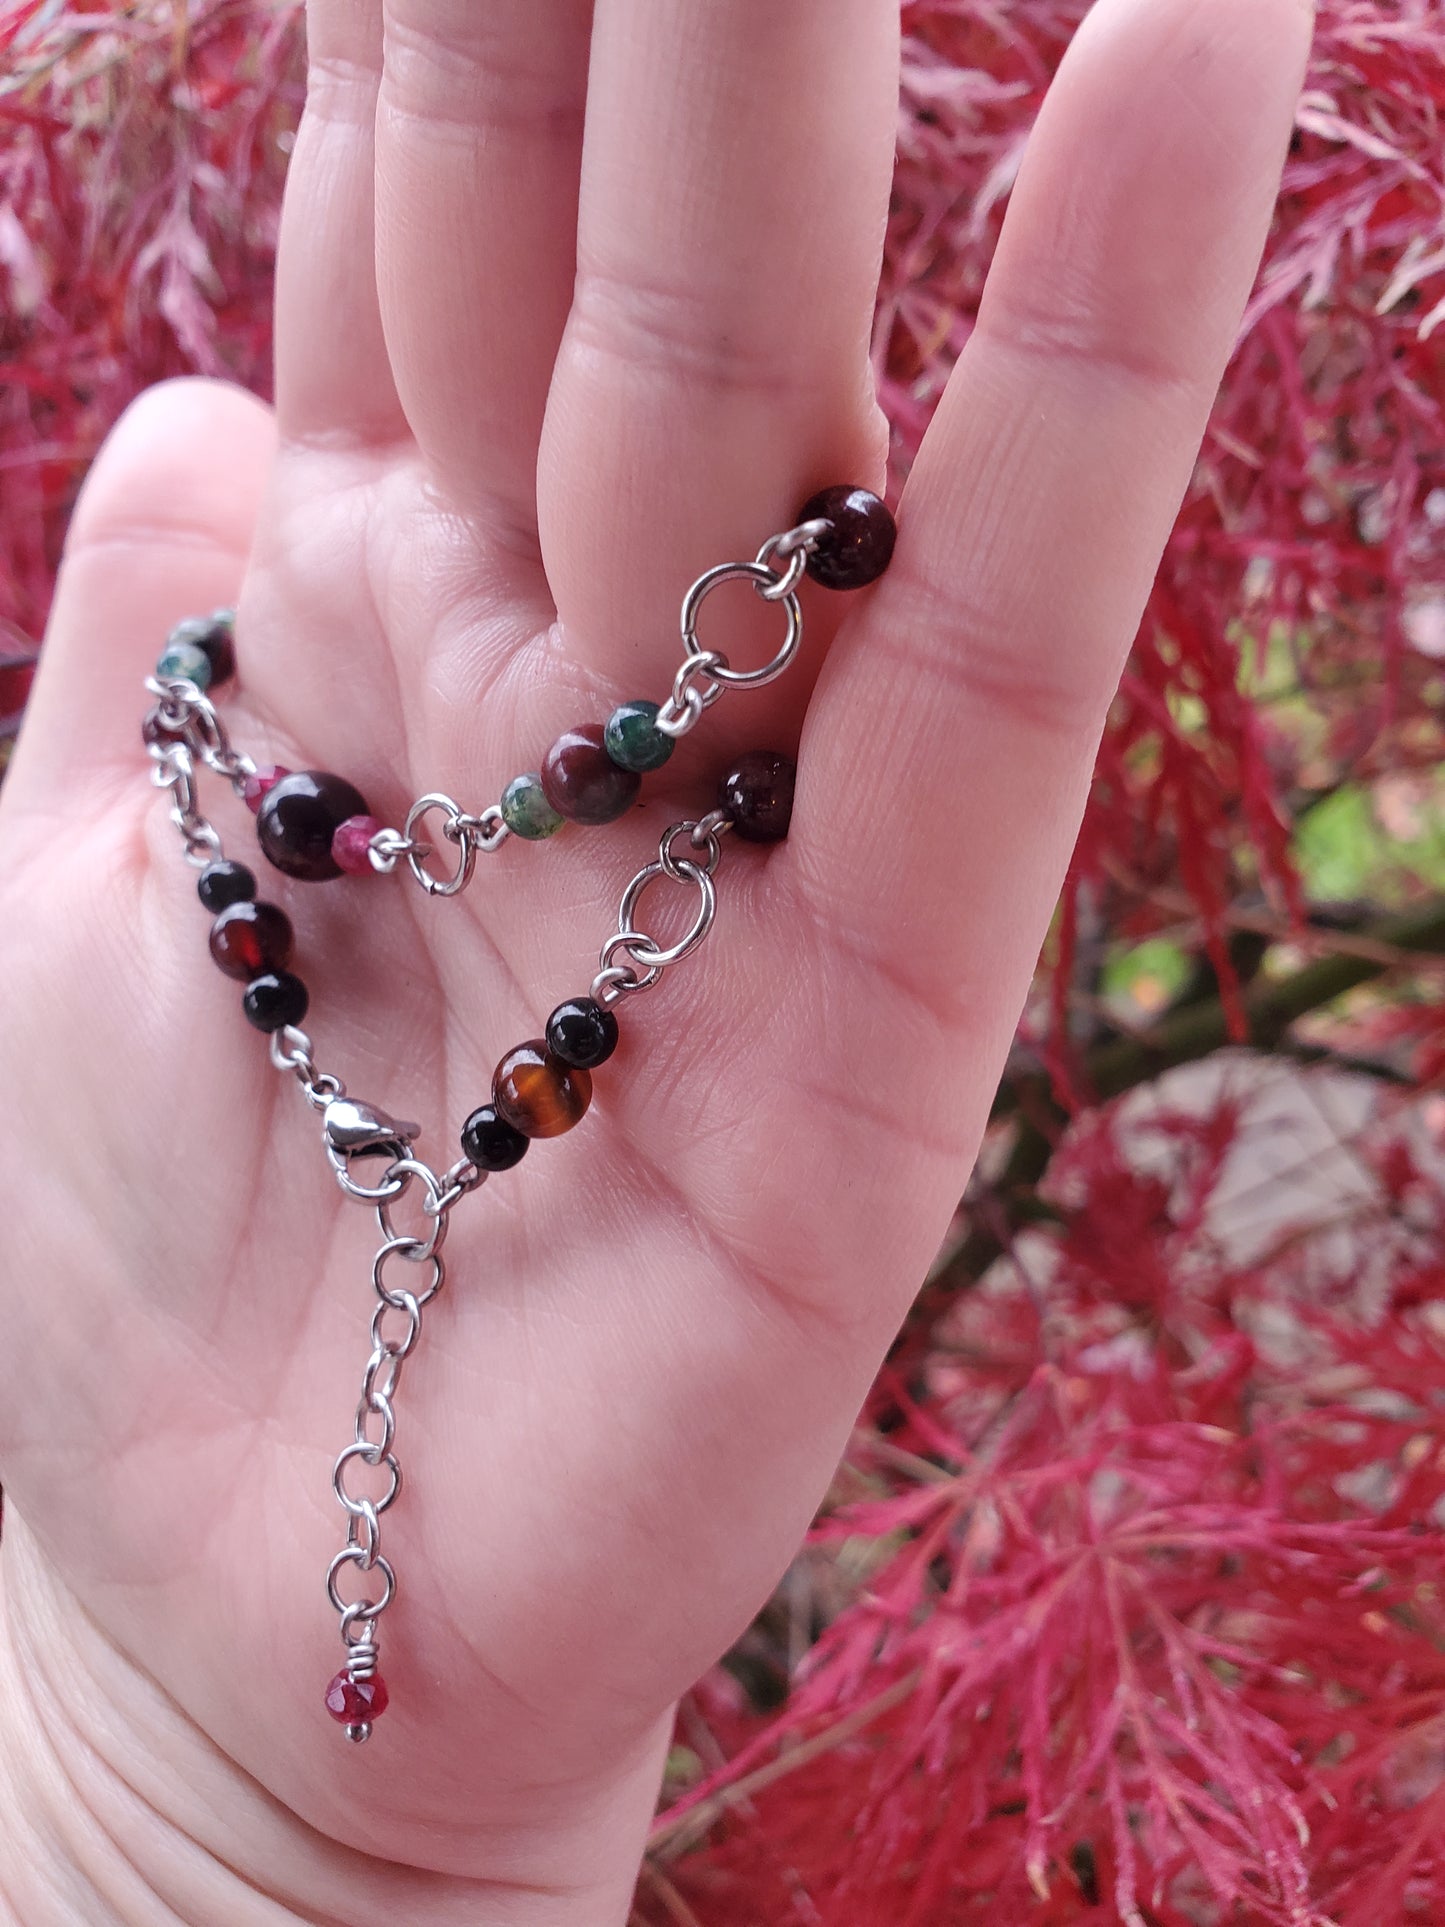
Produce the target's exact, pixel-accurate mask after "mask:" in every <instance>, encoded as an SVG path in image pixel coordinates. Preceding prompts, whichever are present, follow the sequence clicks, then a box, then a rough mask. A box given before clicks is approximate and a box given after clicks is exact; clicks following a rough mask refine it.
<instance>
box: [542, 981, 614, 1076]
mask: <svg viewBox="0 0 1445 1927" xmlns="http://www.w3.org/2000/svg"><path fill="white" fill-rule="evenodd" d="M616 1048H617V1019H616V1018H615V1017H614V1016H613V1014H612V1012H611V1011H610V1010H607V1009H605V1008H604V1007H603V1005H601V1004H599V1003H598V1002H597V1001H596V999H595V998H592V997H573V998H571V999H570V1000H569V1001H568V1002H567V1003H565V1004H558V1006H557V1008H556V1009H555V1010H554V1011H553V1012H552V1015H551V1016H550V1017H549V1018H548V1019H547V1049H548V1050H549V1051H550V1052H551V1054H552V1055H553V1057H555V1058H556V1059H557V1061H558V1063H559V1064H570V1065H571V1066H572V1068H573V1069H574V1070H579V1071H595V1070H596V1068H597V1066H598V1065H599V1064H605V1063H606V1062H607V1060H608V1058H609V1057H610V1056H611V1055H612V1053H613V1051H615V1050H616Z"/></svg>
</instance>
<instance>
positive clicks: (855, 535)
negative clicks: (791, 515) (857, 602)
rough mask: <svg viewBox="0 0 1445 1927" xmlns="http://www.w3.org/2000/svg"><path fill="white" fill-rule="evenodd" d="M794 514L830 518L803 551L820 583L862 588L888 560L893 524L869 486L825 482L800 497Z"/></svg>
mask: <svg viewBox="0 0 1445 1927" xmlns="http://www.w3.org/2000/svg"><path fill="white" fill-rule="evenodd" d="M798 520H799V521H800V522H813V521H823V522H827V523H828V524H829V529H828V533H827V534H826V535H824V536H822V537H821V538H820V540H819V542H818V546H817V548H816V549H814V550H813V553H812V554H811V555H810V556H809V557H808V574H809V575H810V576H812V578H813V580H814V581H815V582H821V583H822V585H823V587H824V588H825V589H864V588H866V587H867V586H868V584H869V583H870V582H876V581H877V580H878V578H879V576H880V575H882V573H883V571H884V570H885V569H886V568H887V567H888V564H889V563H890V562H891V561H892V560H893V544H894V542H895V540H896V539H897V536H898V528H897V525H896V524H895V522H894V520H893V517H892V516H891V515H890V514H889V512H888V504H887V503H886V502H884V501H883V500H882V499H881V498H880V497H879V496H877V495H874V494H873V492H872V491H871V490H870V489H866V488H825V489H823V490H821V491H820V492H819V493H818V494H817V495H815V496H814V497H813V498H812V500H811V501H810V502H805V503H804V505H803V507H802V509H801V510H800V512H799V515H798Z"/></svg>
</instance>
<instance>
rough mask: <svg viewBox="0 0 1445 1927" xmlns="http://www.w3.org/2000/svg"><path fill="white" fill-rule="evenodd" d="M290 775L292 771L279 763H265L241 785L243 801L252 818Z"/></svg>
mask: <svg viewBox="0 0 1445 1927" xmlns="http://www.w3.org/2000/svg"><path fill="white" fill-rule="evenodd" d="M290 774H291V772H290V770H289V769H282V767H281V765H280V764H279V763H263V764H262V765H261V767H260V768H259V769H253V770H252V771H251V774H250V775H249V776H248V777H246V778H245V780H244V781H243V782H242V784H241V801H242V802H243V803H244V804H245V805H246V808H247V809H248V810H249V811H250V812H251V814H252V816H255V815H256V814H257V812H258V811H259V810H260V808H261V805H262V804H263V803H264V802H265V800H266V798H267V797H268V796H269V795H270V794H271V792H272V790H273V789H275V787H276V785H277V784H278V783H279V782H280V781H281V779H282V777H283V776H289V775H290Z"/></svg>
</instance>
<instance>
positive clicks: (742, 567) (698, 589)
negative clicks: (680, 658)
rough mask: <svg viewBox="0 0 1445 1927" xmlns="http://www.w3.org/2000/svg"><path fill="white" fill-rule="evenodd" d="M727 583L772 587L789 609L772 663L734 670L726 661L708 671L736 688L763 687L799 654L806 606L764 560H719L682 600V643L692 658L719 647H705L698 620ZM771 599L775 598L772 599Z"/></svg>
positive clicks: (764, 589) (760, 588) (760, 591)
mask: <svg viewBox="0 0 1445 1927" xmlns="http://www.w3.org/2000/svg"><path fill="white" fill-rule="evenodd" d="M724 582H751V583H752V585H753V587H754V589H755V590H756V591H757V592H758V594H760V595H763V594H765V593H766V592H767V591H769V590H772V591H774V592H775V594H776V600H777V601H778V602H779V603H780V604H781V606H782V607H783V609H784V610H786V612H787V617H788V628H787V634H786V635H785V636H784V638H783V643H782V647H781V648H780V649H779V650H778V652H777V654H776V655H775V656H774V657H773V658H772V660H771V661H770V662H765V663H764V664H763V666H762V668H761V669H734V668H733V667H732V665H731V663H728V662H726V661H724V662H721V663H715V664H714V665H712V666H711V667H710V668H709V670H708V674H709V675H710V676H712V677H714V678H715V679H716V681H718V682H720V683H724V684H726V685H727V686H728V687H729V688H733V689H761V688H762V686H763V685H764V683H770V682H772V681H773V680H774V679H775V678H776V677H778V676H781V675H782V673H783V671H784V670H785V669H786V668H787V667H788V665H789V663H791V662H792V660H793V658H794V657H795V656H796V655H797V653H798V647H799V645H800V643H801V642H802V640H803V606H802V604H801V603H800V602H799V601H798V598H797V595H796V593H795V592H794V591H793V590H792V589H788V590H786V591H779V590H778V583H779V577H778V576H777V575H776V574H775V573H774V572H773V570H772V569H770V568H768V567H766V566H765V565H764V564H763V563H761V562H720V563H719V564H718V566H717V567H716V568H715V569H709V570H708V571H707V573H706V575H700V576H699V577H698V579H697V581H696V582H694V583H693V585H692V587H691V588H690V589H689V590H688V592H687V594H686V595H685V596H684V597H683V601H682V646H683V648H684V649H685V650H686V651H687V654H688V655H689V657H693V658H696V657H698V656H704V655H714V656H715V655H716V654H717V651H716V650H709V649H705V648H704V646H703V644H702V643H701V642H700V641H699V639H698V633H697V620H698V615H699V613H700V612H701V609H702V605H703V603H704V602H705V601H706V599H707V598H708V596H710V595H711V594H712V592H713V590H714V589H717V588H720V587H721V586H722V584H723V583H724ZM769 599H772V598H769Z"/></svg>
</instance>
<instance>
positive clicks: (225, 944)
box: [211, 903, 294, 982]
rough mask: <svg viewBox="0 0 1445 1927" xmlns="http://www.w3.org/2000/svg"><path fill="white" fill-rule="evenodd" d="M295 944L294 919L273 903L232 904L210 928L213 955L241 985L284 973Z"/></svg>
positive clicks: (223, 968) (228, 974) (227, 973)
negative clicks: (270, 974) (281, 971)
mask: <svg viewBox="0 0 1445 1927" xmlns="http://www.w3.org/2000/svg"><path fill="white" fill-rule="evenodd" d="M293 942H294V937H293V935H292V930H291V919H290V918H289V917H288V916H287V915H286V912H285V911H284V910H278V909H277V908H276V906H275V904H274V903H233V904H232V905H231V906H230V908H229V909H228V910H223V911H222V912H221V914H220V916H218V917H217V918H216V921H215V922H214V923H213V924H212V925H211V955H212V956H213V957H214V958H215V960H216V962H217V963H218V964H219V965H220V967H221V969H222V970H224V971H225V973H226V975H227V976H228V977H239V978H240V979H241V980H242V982H247V981H249V980H250V979H251V978H252V977H261V976H264V975H265V974H266V972H268V971H273V970H284V969H285V968H286V966H287V964H289V963H290V961H291V946H292V943H293Z"/></svg>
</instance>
